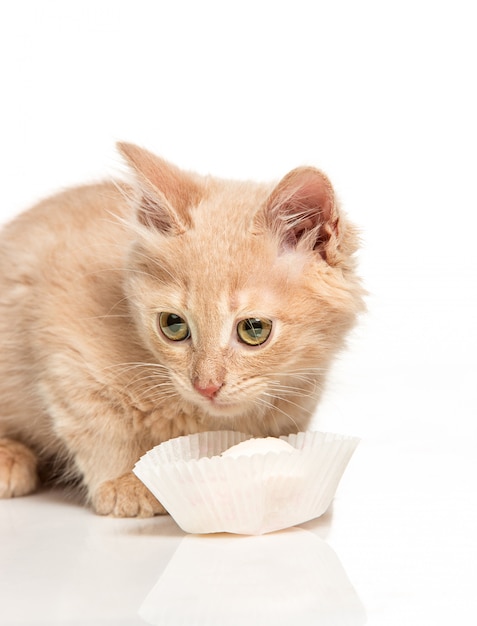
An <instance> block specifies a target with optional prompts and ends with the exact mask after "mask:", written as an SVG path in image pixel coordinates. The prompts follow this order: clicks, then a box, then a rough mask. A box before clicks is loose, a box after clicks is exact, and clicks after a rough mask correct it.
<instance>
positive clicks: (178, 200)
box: [0, 144, 363, 516]
mask: <svg viewBox="0 0 477 626" xmlns="http://www.w3.org/2000/svg"><path fill="white" fill-rule="evenodd" d="M119 149H120V151H121V153H122V154H123V156H124V157H125V158H126V159H127V161H128V163H129V165H130V166H131V168H132V170H133V172H134V175H135V176H134V182H133V183H132V184H131V185H129V184H125V183H116V184H113V183H103V184H96V185H90V186H85V187H79V188H76V189H71V190H69V191H66V192H64V193H61V194H59V195H57V196H56V197H53V198H50V199H48V200H45V201H44V202H41V203H40V204H38V205H37V206H35V207H34V208H33V209H31V210H30V211H28V212H26V213H24V214H23V215H20V216H19V217H18V218H17V219H15V220H14V221H13V222H12V223H10V224H9V225H8V226H6V227H5V228H4V229H3V232H2V234H1V236H0V345H1V350H0V496H1V497H11V496H20V495H24V494H28V493H30V492H32V491H33V490H34V489H35V488H36V486H37V484H38V473H39V472H40V474H45V475H46V476H52V475H54V476H55V477H56V478H62V479H76V480H79V481H81V482H82V484H83V485H84V486H85V488H86V493H87V497H88V501H89V502H90V503H91V504H92V506H93V507H94V509H95V510H96V511H97V512H98V513H101V514H112V515H117V516H136V515H137V516H148V515H153V514H155V513H162V512H164V510H163V509H162V507H161V505H160V504H159V502H157V500H155V499H154V497H153V496H152V495H151V494H150V493H149V491H148V490H147V489H146V488H145V487H144V486H143V485H142V483H140V482H139V480H138V479H137V478H136V477H135V476H134V475H133V474H132V472H131V469H132V467H133V466H134V464H135V462H136V461H137V460H138V459H139V457H140V456H141V455H142V454H144V453H145V452H146V451H147V450H149V449H150V448H151V447H153V446H155V445H157V444H158V443H160V442H162V441H165V440H167V439H169V438H170V437H177V436H179V435H183V434H187V433H194V432H198V431H204V430H216V429H237V430H240V431H244V432H249V433H252V434H254V435H256V436H260V435H275V436H278V435H281V434H288V433H291V432H296V431H299V430H304V429H306V426H307V423H308V421H309V419H310V416H311V415H312V414H313V411H314V409H315V407H316V404H317V402H318V399H319V396H320V392H321V390H322V386H323V382H324V378H325V375H326V371H327V368H328V367H329V365H330V362H331V360H332V358H333V357H334V356H335V354H336V352H337V351H338V349H339V348H340V347H341V346H342V344H343V340H344V336H345V334H346V332H347V331H348V330H349V329H350V328H351V326H352V325H353V324H354V322H355V319H356V315H357V313H358V312H359V311H360V310H361V309H362V306H363V305H362V290H361V287H360V283H359V280H358V279H357V277H356V275H355V272H354V269H355V262H354V259H353V253H354V252H355V251H356V248H357V235H356V231H355V229H354V227H353V226H352V225H351V224H350V223H349V222H348V221H347V219H346V218H345V216H344V215H343V214H342V212H341V211H340V209H339V207H338V204H337V201H336V198H335V196H334V193H333V189H332V187H331V184H330V182H329V181H328V179H327V178H326V176H325V175H324V174H322V173H321V172H320V171H318V170H316V169H314V168H311V167H302V168H298V169H296V170H293V171H292V172H290V173H289V174H288V175H287V176H285V178H283V179H282V180H281V181H280V182H279V183H278V185H276V186H275V185H270V184H256V183H250V182H235V181H224V180H219V179H216V178H212V177H200V176H198V175H195V174H192V173H186V172H183V171H181V170H180V169H178V168H177V167H174V166H173V165H171V164H169V163H167V162H165V161H163V160H162V159H160V158H158V157H156V156H154V155H153V154H151V153H149V152H147V151H146V150H143V149H141V148H138V147H136V146H133V145H130V144H120V145H119Z"/></svg>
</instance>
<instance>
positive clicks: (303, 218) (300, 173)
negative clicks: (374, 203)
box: [262, 167, 340, 262]
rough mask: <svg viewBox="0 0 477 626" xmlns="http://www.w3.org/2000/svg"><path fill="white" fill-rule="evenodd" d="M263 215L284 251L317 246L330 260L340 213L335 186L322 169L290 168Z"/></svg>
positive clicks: (325, 257) (326, 258)
mask: <svg viewBox="0 0 477 626" xmlns="http://www.w3.org/2000/svg"><path fill="white" fill-rule="evenodd" d="M263 219H265V223H266V226H267V227H268V228H269V229H270V230H272V232H274V233H275V234H276V235H277V236H278V238H279V241H280V246H281V249H282V251H286V250H291V249H302V250H314V251H316V252H317V253H318V254H320V255H321V257H322V258H323V259H325V260H326V261H328V262H330V261H331V258H330V253H332V248H335V247H336V245H337V244H338V239H339V220H340V216H339V211H338V207H337V202H336V198H335V194H334V191H333V187H332V186H331V183H330V181H329V180H328V178H327V177H326V176H325V174H323V172H321V171H320V170H317V169H315V168H313V167H299V168H297V169H294V170H292V171H291V172H289V173H288V174H287V175H286V176H285V177H284V178H283V179H282V180H281V181H280V182H279V183H278V185H277V186H276V187H275V189H274V190H273V191H272V193H271V194H270V196H269V198H268V200H267V202H266V205H265V211H264V213H262V220H263ZM331 256H332V254H331Z"/></svg>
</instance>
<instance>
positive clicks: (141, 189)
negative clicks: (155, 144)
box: [117, 142, 201, 235]
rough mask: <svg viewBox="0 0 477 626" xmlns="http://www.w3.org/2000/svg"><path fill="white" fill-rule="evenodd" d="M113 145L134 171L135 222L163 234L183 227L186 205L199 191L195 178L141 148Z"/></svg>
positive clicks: (186, 225)
mask: <svg viewBox="0 0 477 626" xmlns="http://www.w3.org/2000/svg"><path fill="white" fill-rule="evenodd" d="M117 147H118V149H119V151H120V152H121V154H122V155H123V156H124V157H125V159H126V160H127V162H128V163H129V165H130V166H131V167H132V168H133V170H134V172H135V174H136V181H137V190H138V207H137V217H138V220H139V222H140V223H141V224H143V225H144V226H147V227H148V228H154V229H156V230H158V231H159V232H162V233H164V234H172V235H174V234H175V235H177V234H180V233H183V232H184V231H185V230H187V228H189V226H190V213H189V209H190V207H191V206H192V205H193V204H194V203H196V202H198V200H199V198H200V195H201V190H200V187H199V185H198V183H197V182H196V181H195V179H194V178H193V177H192V176H191V175H189V174H188V173H187V172H183V171H182V170H181V169H179V168H178V167H176V166H175V165H172V164H171V163H168V162H167V161H165V160H164V159H161V158H160V157H158V156H156V155H155V154H152V153H151V152H149V151H148V150H145V149H144V148H140V147H138V146H135V145H134V144H130V143H123V142H121V143H118V144H117Z"/></svg>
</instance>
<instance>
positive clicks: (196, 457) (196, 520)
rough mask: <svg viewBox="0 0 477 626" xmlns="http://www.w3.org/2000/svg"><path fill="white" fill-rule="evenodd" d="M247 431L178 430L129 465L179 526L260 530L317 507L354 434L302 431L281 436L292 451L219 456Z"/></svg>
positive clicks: (326, 501)
mask: <svg viewBox="0 0 477 626" xmlns="http://www.w3.org/2000/svg"><path fill="white" fill-rule="evenodd" d="M251 438H252V435H247V434H245V433H236V432H232V431H217V432H205V433H198V434H194V435H189V436H184V437H177V438H175V439H171V440H169V441H166V442H164V443H162V444H160V445H158V446H156V447H155V448H153V449H152V450H150V451H149V452H147V453H146V454H145V455H144V456H143V457H141V459H140V460H139V461H138V462H137V463H136V466H135V468H134V470H133V471H134V473H135V474H136V476H137V477H138V478H139V479H140V480H141V481H142V482H143V483H144V484H145V485H146V487H148V489H149V490H150V491H151V492H152V493H153V494H154V495H155V496H156V498H157V499H158V500H159V501H160V502H161V503H162V505H163V506H164V507H165V509H166V510H167V511H168V512H169V513H170V515H171V516H172V517H173V518H174V520H175V521H176V522H177V524H178V525H179V526H180V527H181V528H182V529H183V530H184V531H186V532H189V533H214V532H230V533H237V534H246V535H259V534H263V533H267V532H272V531H274V530H280V529H282V528H288V527H290V526H295V525H297V524H301V523H303V522H306V521H308V520H310V519H313V518H315V517H319V516H320V515H322V514H323V513H324V512H325V511H326V510H327V508H328V507H329V505H330V503H331V501H332V499H333V496H334V494H335V491H336V488H337V486H338V483H339V481H340V479H341V477H342V475H343V472H344V470H345V469H346V466H347V464H348V462H349V460H350V458H351V456H352V454H353V452H354V450H355V449H356V446H357V445H358V442H359V440H358V439H357V438H355V437H349V436H344V435H336V434H333V433H323V432H302V433H298V434H296V435H289V436H287V437H280V439H283V440H284V441H286V442H287V443H289V444H290V445H291V446H292V448H291V449H290V452H288V451H284V452H278V453H277V452H268V453H266V454H263V453H257V454H252V455H251V456H239V457H238V458H233V457H227V456H220V455H221V453H222V452H224V451H225V450H227V449H228V448H230V447H231V446H233V445H236V444H238V443H240V442H242V441H245V440H247V439H251Z"/></svg>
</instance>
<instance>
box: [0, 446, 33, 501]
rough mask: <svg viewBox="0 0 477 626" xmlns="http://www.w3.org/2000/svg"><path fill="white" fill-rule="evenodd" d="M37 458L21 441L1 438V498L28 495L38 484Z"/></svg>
mask: <svg viewBox="0 0 477 626" xmlns="http://www.w3.org/2000/svg"><path fill="white" fill-rule="evenodd" d="M36 467H37V458H36V456H35V455H34V453H33V452H32V451H31V450H30V449H29V448H27V447H26V446H24V445H23V444H22V443H20V442H19V441H14V440H13V439H7V438H1V439H0V498H13V497H15V496H26V495H27V494H29V493H32V492H33V491H35V489H36V486H37V484H38V475H37V471H36Z"/></svg>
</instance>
